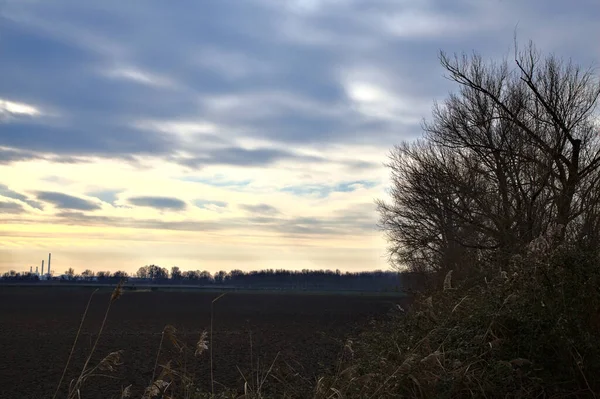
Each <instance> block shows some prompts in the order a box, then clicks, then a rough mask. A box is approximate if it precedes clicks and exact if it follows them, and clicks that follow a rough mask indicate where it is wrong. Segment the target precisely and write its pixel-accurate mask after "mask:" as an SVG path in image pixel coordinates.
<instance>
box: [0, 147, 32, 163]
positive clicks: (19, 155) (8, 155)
mask: <svg viewBox="0 0 600 399" xmlns="http://www.w3.org/2000/svg"><path fill="white" fill-rule="evenodd" d="M38 158H40V156H39V155H36V154H35V153H32V152H28V151H19V150H13V149H6V148H0V165H8V164H11V163H15V162H22V161H31V160H34V159H38Z"/></svg>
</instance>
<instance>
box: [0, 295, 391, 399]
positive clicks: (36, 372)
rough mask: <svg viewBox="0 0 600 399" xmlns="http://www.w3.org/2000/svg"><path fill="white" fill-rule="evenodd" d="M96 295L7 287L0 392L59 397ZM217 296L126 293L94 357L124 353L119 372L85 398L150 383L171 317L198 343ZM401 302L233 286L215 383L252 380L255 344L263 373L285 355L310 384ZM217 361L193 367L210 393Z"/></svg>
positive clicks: (0, 317) (100, 303)
mask: <svg viewBox="0 0 600 399" xmlns="http://www.w3.org/2000/svg"><path fill="white" fill-rule="evenodd" d="M90 293H91V289H83V288H74V289H67V288H16V287H0V353H1V354H2V356H1V357H0V398H7V399H8V398H51V397H52V394H53V393H54V390H55V389H56V385H57V382H58V381H59V379H60V375H61V373H62V370H63V368H64V365H65V363H66V360H67V357H68V354H69V350H70V347H71V345H72V342H73V339H74V337H75V333H76V331H77V328H78V326H79V322H80V319H81V315H82V313H83V310H84V309H85V305H86V303H87V299H88V297H89V294H90ZM217 295H218V294H216V293H197V292H161V291H157V292H125V294H124V295H123V296H122V297H121V298H120V299H119V300H118V301H116V302H115V303H114V304H113V307H112V309H111V312H110V314H109V316H108V321H107V324H106V327H105V330H104V332H103V334H102V337H101V339H100V341H99V348H98V351H97V352H98V356H97V357H95V359H97V358H101V357H103V356H104V355H106V354H108V353H109V352H112V351H115V350H119V349H123V350H125V353H124V357H123V361H124V364H123V365H122V366H120V369H119V372H118V373H117V374H116V376H117V377H118V379H116V380H108V379H97V380H90V381H89V382H88V383H87V385H86V386H84V389H83V392H82V397H83V398H112V397H118V396H119V393H120V389H121V387H125V386H127V385H129V384H133V387H134V388H137V390H138V392H139V390H142V389H143V387H144V386H146V385H147V384H148V382H149V381H150V379H151V377H152V370H153V366H154V361H155V358H156V353H157V348H158V346H159V342H160V337H161V331H162V330H163V327H164V326H165V325H167V324H171V325H173V326H174V327H176V328H177V330H178V333H179V336H180V337H181V338H182V339H184V340H186V341H187V342H189V343H193V342H195V341H196V340H197V338H198V336H199V334H200V332H201V331H202V330H205V329H206V330H208V329H209V326H210V303H211V300H212V299H214V298H215V297H216V296H217ZM109 297H110V292H109V291H107V290H105V291H101V292H98V293H97V294H96V295H95V296H94V300H93V302H92V305H91V307H90V310H89V312H88V317H87V321H86V323H85V324H84V327H83V331H82V334H81V336H80V338H79V344H78V346H77V348H76V351H75V353H74V358H73V360H72V361H71V367H70V370H71V371H70V372H69V373H68V375H67V378H66V381H67V384H68V381H70V380H71V379H72V378H73V377H74V373H75V371H76V370H78V369H79V370H80V368H81V365H82V364H83V361H84V356H85V355H86V353H88V351H89V348H90V347H91V346H92V342H93V339H94V338H95V334H96V333H97V331H98V327H99V326H100V324H101V321H102V318H103V316H104V312H105V309H106V305H107V303H108V300H109ZM401 302H402V300H401V299H399V298H394V297H386V296H368V295H358V294H356V295H347V294H328V295H321V294H291V293H228V294H226V295H225V296H224V297H222V298H221V299H219V300H218V301H217V302H216V303H215V313H214V336H213V338H214V339H213V342H210V343H209V346H212V349H213V351H214V378H215V381H216V388H217V389H221V387H222V386H228V387H232V388H240V389H241V388H242V387H243V383H244V380H243V378H242V376H241V374H240V371H238V369H237V367H239V369H240V370H241V372H242V373H243V374H245V375H246V376H247V377H249V376H250V370H251V361H250V360H251V349H252V360H253V364H254V367H253V368H254V369H255V370H256V369H257V367H256V364H257V361H258V364H259V366H258V369H259V370H262V371H263V372H264V371H265V370H266V369H267V368H268V367H269V366H270V365H271V363H272V362H273V360H274V359H275V357H276V355H277V353H278V352H279V356H278V358H277V361H276V367H275V371H276V372H277V373H279V372H282V373H283V372H284V371H285V373H290V371H292V374H293V372H297V373H298V376H296V377H295V378H296V382H295V384H296V385H297V386H298V387H299V388H301V386H300V385H302V384H299V383H298V381H301V380H302V379H306V380H305V381H306V386H309V385H310V382H311V381H314V380H315V378H316V376H318V375H320V374H321V373H323V372H325V371H326V370H328V369H330V368H331V367H333V366H334V365H335V364H336V361H337V359H338V358H339V354H340V351H341V349H342V346H343V343H344V341H345V339H346V337H347V336H349V335H351V334H353V333H355V332H356V331H357V330H359V329H362V328H368V326H369V321H370V320H372V319H373V318H379V317H384V316H385V314H386V313H387V312H388V311H389V310H390V309H391V308H392V307H393V306H394V304H395V303H401ZM165 348H166V349H165V351H164V353H163V355H164V356H162V357H161V359H160V362H159V363H164V362H166V361H167V360H169V359H168V358H169V356H176V355H175V354H174V352H173V350H172V349H171V348H172V345H170V343H166V344H165ZM209 359H210V358H209V354H208V353H204V354H203V355H202V356H201V357H200V358H198V359H196V360H194V361H193V363H194V364H190V365H189V369H190V370H191V369H193V370H194V373H195V375H196V376H197V378H196V381H197V384H198V385H200V386H201V387H203V389H205V390H210V360H209ZM236 366H237V367H236ZM300 376H301V377H300ZM254 378H256V375H254ZM269 382H270V380H268V381H267V382H266V385H268V384H269ZM221 384H222V385H221ZM273 384H275V381H274V380H273ZM299 395H301V394H300V393H299ZM59 397H64V393H63V395H62V396H59ZM137 397H140V395H137Z"/></svg>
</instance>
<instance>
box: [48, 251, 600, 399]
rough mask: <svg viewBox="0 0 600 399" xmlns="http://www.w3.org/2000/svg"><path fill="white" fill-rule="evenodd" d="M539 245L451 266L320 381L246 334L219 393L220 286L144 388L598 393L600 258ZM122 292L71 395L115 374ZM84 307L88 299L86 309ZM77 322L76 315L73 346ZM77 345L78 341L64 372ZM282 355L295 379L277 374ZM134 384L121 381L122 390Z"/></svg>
mask: <svg viewBox="0 0 600 399" xmlns="http://www.w3.org/2000/svg"><path fill="white" fill-rule="evenodd" d="M542 244H545V241H542V240H541V239H540V240H536V241H535V242H534V243H533V244H532V246H531V247H530V248H529V251H528V253H526V254H524V255H523V256H522V257H515V259H513V262H512V264H511V267H510V269H509V270H489V269H488V271H487V272H485V273H483V274H481V275H479V276H476V277H475V278H471V279H470V280H468V281H467V280H465V281H458V280H456V279H455V278H453V274H452V271H450V272H448V273H447V274H446V275H445V277H444V279H443V280H440V287H439V289H437V290H432V291H429V292H427V293H426V294H425V293H424V294H422V295H421V296H419V297H418V298H417V299H416V302H415V303H414V305H413V306H411V308H410V309H408V310H407V309H404V308H402V307H400V306H398V307H397V309H396V310H397V312H396V314H395V315H393V316H392V318H391V320H389V321H387V322H381V323H380V324H378V325H376V326H374V328H373V329H372V330H370V331H367V332H365V333H363V334H362V335H361V336H359V337H357V338H354V339H349V340H347V341H346V343H345V345H344V347H343V352H342V354H341V356H340V358H339V362H338V364H337V367H336V368H335V370H333V371H332V373H331V374H330V375H325V376H322V377H321V378H319V379H318V380H317V381H308V380H306V379H304V378H303V377H301V376H299V375H298V372H296V371H295V370H294V369H293V367H292V366H291V365H289V364H288V363H287V362H285V359H279V354H277V356H276V357H275V358H274V359H273V360H272V361H270V362H268V363H265V364H262V365H261V363H260V361H259V359H258V358H256V359H255V356H254V353H253V342H252V335H251V334H250V336H249V350H250V363H251V371H250V373H248V374H244V373H243V372H242V370H241V369H240V368H239V367H238V371H239V373H240V375H241V376H242V378H243V381H244V384H243V386H242V387H237V388H238V389H236V390H227V389H221V392H216V386H215V385H216V384H217V382H216V381H215V380H214V373H213V366H214V363H213V344H212V343H213V327H214V305H215V303H216V302H217V301H218V300H219V299H220V298H222V297H223V295H224V294H222V295H219V296H217V297H216V298H215V299H213V300H212V301H211V317H210V326H209V329H208V331H202V332H200V334H199V337H198V339H197V340H196V341H195V342H194V343H192V344H189V345H188V343H186V342H184V341H182V340H181V339H180V338H179V337H178V332H177V330H176V329H175V328H174V327H173V326H170V325H167V326H165V328H164V329H163V332H162V334H161V339H160V342H159V344H158V350H157V354H156V359H155V361H154V366H153V373H152V378H151V381H149V383H148V386H147V387H145V389H144V393H143V396H142V398H143V399H154V398H163V399H166V398H169V399H174V398H181V399H203V398H206V399H208V398H210V399H217V398H255V399H267V398H307V397H313V398H314V399H341V398H396V397H403V398H442V399H443V398H448V399H450V398H452V399H453V398H534V397H535V398H562V397H573V398H580V397H581V398H584V397H590V398H596V396H597V393H598V392H599V391H600V381H599V380H598V379H597V378H595V377H596V376H597V375H600V331H599V329H598V327H599V326H600V322H599V321H598V320H600V290H598V288H597V287H599V286H600V259H599V257H598V255H597V254H591V253H582V252H581V251H579V250H578V249H577V248H576V247H567V246H561V247H555V248H552V247H551V246H549V245H542ZM550 248H552V249H550ZM483 270H485V268H483ZM120 294H121V292H120V289H119V287H117V288H116V289H115V291H114V292H113V295H112V296H111V299H110V302H109V304H108V307H107V311H106V313H105V316H104V320H103V322H102V325H101V327H100V332H99V334H98V337H97V338H96V341H95V342H94V345H93V346H92V350H91V352H90V354H89V355H88V356H87V359H86V362H85V365H84V367H83V369H82V371H81V373H80V374H79V377H78V378H77V379H75V380H73V381H72V382H71V385H70V388H69V394H68V398H69V399H71V398H78V397H79V395H80V393H81V390H82V387H83V385H84V382H86V381H87V380H88V379H89V378H91V377H97V376H104V377H110V375H109V374H110V373H112V372H114V371H116V369H117V367H118V366H119V365H120V364H121V362H120V358H121V351H116V352H112V353H110V354H108V355H107V356H106V357H105V358H104V359H103V360H102V361H100V362H99V363H98V364H97V365H96V366H93V367H91V366H89V362H90V359H91V357H92V354H93V352H94V350H95V349H96V345H97V343H98V340H99V338H100V335H101V333H102V329H103V327H104V324H105V322H106V319H107V316H108V313H109V310H110V307H111V305H112V304H113V302H115V301H116V299H117V298H118V297H119V295H120ZM92 296H93V293H92ZM90 301H91V296H90ZM88 308H89V302H88V305H87V306H86V310H85V312H84V315H83V319H85V315H86V314H87V309H88ZM83 319H82V323H83ZM80 331H81V325H80V328H79V330H78V333H77V335H76V337H75V342H74V344H73V347H74V346H75V344H76V342H77V339H78V337H79V332H80ZM165 345H169V346H170V347H171V348H172V349H174V350H175V355H174V356H175V357H174V358H171V359H162V357H164V356H163V352H164V351H163V349H164V348H165ZM206 351H209V353H210V384H211V387H210V392H202V391H200V390H199V389H198V387H197V386H196V385H195V382H196V381H197V379H196V376H195V375H194V374H192V373H190V372H189V370H190V369H193V368H192V367H188V365H191V362H193V361H202V357H203V356H204V354H205V352H206ZM72 353H73V348H72V349H71V354H70V356H69V359H68V361H67V366H66V367H65V373H66V369H67V367H68V365H69V362H70V360H71V356H72ZM278 362H279V363H282V362H283V363H284V365H285V366H286V367H287V368H288V370H289V371H290V375H292V377H293V378H289V379H286V376H283V375H280V374H278V373H279V372H280V371H281V370H280V369H278V370H275V369H276V367H275V365H276V363H278ZM276 371H277V372H276ZM63 376H64V373H63ZM62 379H63V378H61V381H60V382H59V388H60V384H61V383H62ZM269 384H273V385H272V386H270V389H269V390H268V392H267V391H266V390H265V387H266V386H268V385H269ZM300 385H302V388H300ZM274 387H275V388H274ZM240 391H242V392H243V394H241V395H240V394H239V393H238V392H240ZM311 391H312V393H310V392H311ZM57 392H58V389H57ZM132 392H133V387H131V386H129V387H126V388H124V389H123V391H122V394H121V398H130V397H131V395H132ZM55 397H56V394H55Z"/></svg>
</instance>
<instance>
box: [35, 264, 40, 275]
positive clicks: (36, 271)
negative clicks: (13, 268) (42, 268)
mask: <svg viewBox="0 0 600 399" xmlns="http://www.w3.org/2000/svg"><path fill="white" fill-rule="evenodd" d="M35 274H39V273H38V267H37V266H36V267H35Z"/></svg>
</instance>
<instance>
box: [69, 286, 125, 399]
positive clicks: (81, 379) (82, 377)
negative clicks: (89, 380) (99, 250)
mask: <svg viewBox="0 0 600 399" xmlns="http://www.w3.org/2000/svg"><path fill="white" fill-rule="evenodd" d="M122 293H123V281H122V280H121V281H120V282H119V284H117V286H116V287H115V289H114V291H113V293H112V295H111V296H110V299H109V301H108V306H107V307H106V312H105V313H104V318H103V319H102V324H101V325H100V330H98V335H97V336H96V340H95V341H94V345H93V346H92V349H91V350H90V353H89V354H88V357H87V359H86V360H85V363H84V365H83V367H82V368H81V373H80V374H79V377H77V380H76V382H75V384H74V385H73V387H72V389H70V390H69V391H70V392H69V395H68V398H69V399H70V398H74V397H75V393H77V394H78V395H79V390H80V389H81V386H82V385H83V383H84V381H85V380H86V374H85V372H86V371H87V366H88V364H89V363H90V360H91V358H92V356H93V355H94V352H95V351H96V348H97V347H98V341H100V337H101V336H102V331H103V330H104V326H105V325H106V320H107V319H108V314H109V313H110V308H111V306H112V304H113V302H115V301H116V300H117V299H118V298H119V297H120V296H121V294H122Z"/></svg>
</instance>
